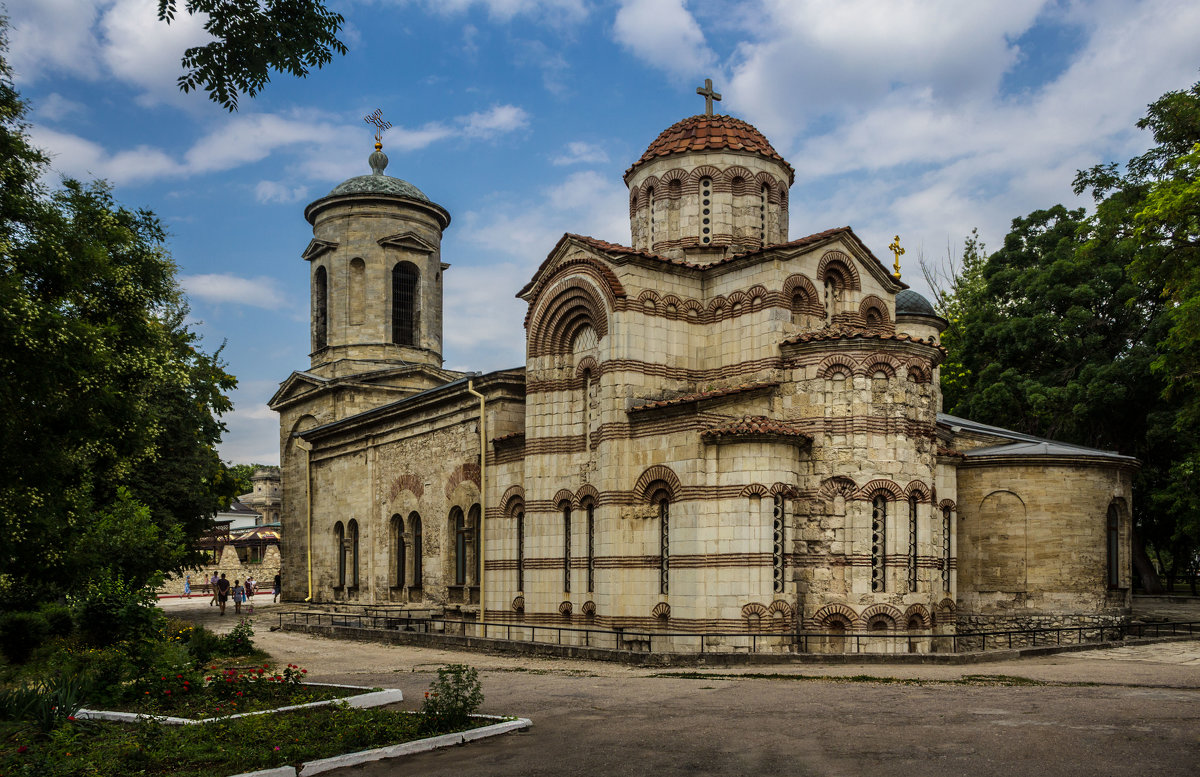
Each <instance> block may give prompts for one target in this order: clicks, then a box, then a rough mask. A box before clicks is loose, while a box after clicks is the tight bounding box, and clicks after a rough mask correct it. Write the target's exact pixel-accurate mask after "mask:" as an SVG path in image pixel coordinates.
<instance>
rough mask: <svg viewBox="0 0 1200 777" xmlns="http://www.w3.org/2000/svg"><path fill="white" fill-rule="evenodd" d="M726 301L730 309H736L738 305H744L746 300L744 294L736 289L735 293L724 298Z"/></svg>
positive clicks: (732, 292)
mask: <svg viewBox="0 0 1200 777" xmlns="http://www.w3.org/2000/svg"><path fill="white" fill-rule="evenodd" d="M726 300H727V301H728V303H729V307H730V308H731V309H733V308H737V307H738V306H739V305H745V304H746V300H747V297H746V292H744V291H742V290H741V289H738V290H737V291H731V292H730V293H729V296H728V297H726Z"/></svg>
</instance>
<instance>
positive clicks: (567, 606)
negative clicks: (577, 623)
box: [558, 601, 573, 618]
mask: <svg viewBox="0 0 1200 777" xmlns="http://www.w3.org/2000/svg"><path fill="white" fill-rule="evenodd" d="M572 609H573V608H572V607H571V603H570V602H569V601H565V602H563V603H562V604H560V605H558V614H559V615H561V616H563V617H564V618H570V617H571V612H572Z"/></svg>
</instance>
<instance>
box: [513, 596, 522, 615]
mask: <svg viewBox="0 0 1200 777" xmlns="http://www.w3.org/2000/svg"><path fill="white" fill-rule="evenodd" d="M512 609H513V612H525V597H524V596H517V597H514V598H513V600H512Z"/></svg>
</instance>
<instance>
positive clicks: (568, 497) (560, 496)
mask: <svg viewBox="0 0 1200 777" xmlns="http://www.w3.org/2000/svg"><path fill="white" fill-rule="evenodd" d="M550 501H551V502H552V503H553V504H554V506H555V507H557V508H559V509H561V508H563V507H576V506H578V503H577V502H576V501H575V495H574V494H572V493H571V492H570V490H568V489H565V488H560V489H558V493H556V494H555V495H554V498H553V499H551V500H550Z"/></svg>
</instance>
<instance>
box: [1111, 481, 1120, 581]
mask: <svg viewBox="0 0 1200 777" xmlns="http://www.w3.org/2000/svg"><path fill="white" fill-rule="evenodd" d="M1120 519H1121V514H1120V511H1119V510H1118V509H1117V505H1116V503H1115V502H1114V503H1113V504H1110V505H1109V506H1108V587H1109V588H1120V587H1121V561H1120V559H1121V520H1120Z"/></svg>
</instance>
